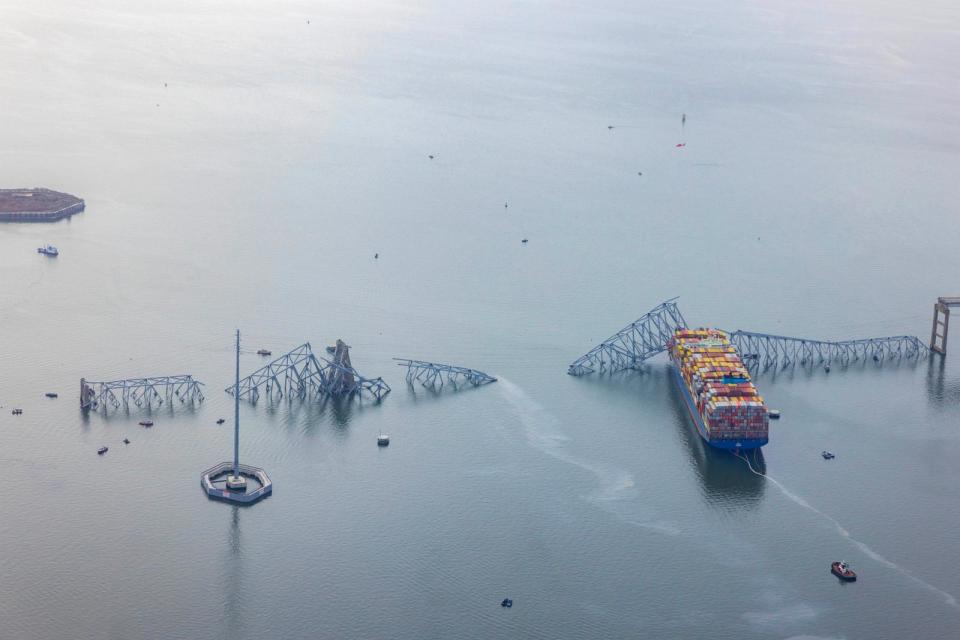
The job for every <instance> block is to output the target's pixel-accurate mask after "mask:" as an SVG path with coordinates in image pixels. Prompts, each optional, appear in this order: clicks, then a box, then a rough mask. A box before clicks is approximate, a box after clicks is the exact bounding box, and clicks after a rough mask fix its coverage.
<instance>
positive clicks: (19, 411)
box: [10, 409, 23, 416]
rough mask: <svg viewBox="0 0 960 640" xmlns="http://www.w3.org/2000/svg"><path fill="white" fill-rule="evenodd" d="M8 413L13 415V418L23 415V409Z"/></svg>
mask: <svg viewBox="0 0 960 640" xmlns="http://www.w3.org/2000/svg"><path fill="white" fill-rule="evenodd" d="M10 413H12V414H13V415H15V416H18V415H20V414H21V413H23V409H14V410H13V411H11V412H10Z"/></svg>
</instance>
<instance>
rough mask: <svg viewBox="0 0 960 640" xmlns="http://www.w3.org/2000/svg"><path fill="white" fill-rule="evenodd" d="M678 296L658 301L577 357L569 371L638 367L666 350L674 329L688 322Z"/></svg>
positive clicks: (582, 373) (591, 371)
mask: <svg viewBox="0 0 960 640" xmlns="http://www.w3.org/2000/svg"><path fill="white" fill-rule="evenodd" d="M675 300H676V298H671V299H670V300H667V301H666V302H663V303H661V304H659V305H658V306H656V307H654V308H653V309H651V310H650V311H648V312H647V313H645V314H644V315H642V316H641V317H640V318H638V319H637V320H635V321H634V322H632V323H630V324H629V325H627V326H626V327H624V328H623V329H621V330H620V331H618V332H617V333H615V334H613V335H612V336H610V337H609V338H607V339H606V340H604V341H603V342H601V343H600V344H599V345H597V346H596V347H594V348H593V349H591V350H590V351H588V352H587V353H585V354H584V355H582V356H580V357H579V358H577V359H576V360H575V361H574V362H573V364H571V365H570V367H569V368H568V369H567V373H569V374H570V375H572V376H582V375H584V374H587V373H593V372H595V371H598V372H601V373H603V372H608V373H615V372H617V371H623V370H624V369H636V368H638V367H639V366H640V364H641V363H643V361H644V360H646V359H648V358H651V357H653V356H655V355H657V354H658V353H661V352H663V351H665V350H666V348H667V341H668V340H669V339H670V338H671V336H673V332H674V331H675V330H676V329H679V328H682V327H686V326H687V321H686V320H684V319H683V315H682V314H681V313H680V309H679V308H678V307H677V303H676V302H675Z"/></svg>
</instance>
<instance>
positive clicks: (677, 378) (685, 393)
mask: <svg viewBox="0 0 960 640" xmlns="http://www.w3.org/2000/svg"><path fill="white" fill-rule="evenodd" d="M670 373H671V374H672V375H673V381H674V382H676V383H677V389H679V390H680V396H681V397H682V398H683V403H684V404H685V405H686V406H687V413H689V414H690V419H691V420H693V424H694V425H696V427H697V433H699V434H700V437H701V438H703V440H704V442H706V443H707V444H709V445H710V446H711V447H714V448H716V449H729V450H733V451H746V450H748V449H759V448H760V447H762V446H763V445H765V444H767V442H768V439H767V438H755V439H751V440H711V439H710V435H709V434H708V433H707V426H706V425H705V424H704V423H703V417H702V416H701V415H700V412H699V411H697V403H696V402H694V401H693V396H691V395H690V390H689V389H687V383H685V382H684V381H683V376H682V375H680V369H679V368H678V367H677V365H675V364H673V363H672V362H671V363H670Z"/></svg>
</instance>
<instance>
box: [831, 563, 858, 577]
mask: <svg viewBox="0 0 960 640" xmlns="http://www.w3.org/2000/svg"><path fill="white" fill-rule="evenodd" d="M830 573H832V574H833V575H835V576H837V577H838V578H840V579H841V580H843V581H844V582H856V581H857V574H856V573H855V572H854V570H853V569H851V568H850V565H848V564H847V563H846V562H844V561H843V560H839V561H837V562H833V563H831V564H830Z"/></svg>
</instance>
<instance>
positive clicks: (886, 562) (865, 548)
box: [734, 454, 960, 608]
mask: <svg viewBox="0 0 960 640" xmlns="http://www.w3.org/2000/svg"><path fill="white" fill-rule="evenodd" d="M734 455H737V454H734ZM737 457H738V458H740V459H741V460H743V461H744V462H746V463H747V466H748V467H749V468H750V471H751V472H752V473H754V474H756V475H758V476H760V477H762V478H766V479H767V481H768V482H771V483H772V484H773V485H774V486H775V487H777V489H779V490H780V493H782V494H783V495H784V496H786V497H787V498H789V499H790V500H791V501H793V502H795V503H796V504H798V505H800V506H801V507H803V508H804V509H807V510H809V511H812V512H813V513H815V514H817V515H818V516H820V517H821V518H823V519H824V520H826V521H827V522H829V523H830V524H832V525H833V526H834V528H835V529H836V530H837V532H838V533H839V534H840V535H841V536H843V537H844V538H846V539H847V540H849V541H850V542H852V543H853V544H854V545H855V546H856V547H857V548H858V549H860V551H862V552H863V553H864V554H865V555H866V556H868V557H869V558H870V559H872V560H875V561H877V562H879V563H880V564H882V565H883V566H885V567H887V568H888V569H893V570H894V571H896V572H898V573H899V574H900V575H902V576H904V577H905V578H907V579H909V580H911V581H912V582H914V583H915V584H917V585H919V586H921V587H923V588H924V589H926V590H927V591H932V592H933V593H935V594H937V595H938V596H940V597H941V598H942V599H943V601H944V602H945V603H947V604H948V605H950V606H951V607H955V608H960V605H958V603H957V599H956V598H954V597H953V596H952V595H951V594H949V593H947V592H946V591H944V590H942V589H938V588H937V587H935V586H933V585H932V584H930V583H929V582H927V581H925V580H923V579H921V578H918V577H917V576H915V575H914V574H913V573H911V572H910V571H909V570H907V569H905V568H903V567H901V566H900V565H899V564H897V563H896V562H894V561H893V560H890V559H888V558H885V557H884V556H882V555H880V554H879V553H877V552H876V551H874V550H873V549H871V548H870V546H869V545H867V544H866V543H865V542H861V541H860V540H857V539H856V538H854V537H853V536H852V535H850V532H849V531H847V529H846V528H845V527H844V526H843V525H842V524H840V523H839V522H838V521H837V520H836V518H834V517H833V516H831V515H829V514H826V513H824V512H823V511H820V509H817V508H816V507H814V506H813V505H812V504H810V503H809V502H807V501H806V500H804V499H803V498H801V497H800V496H798V495H797V494H795V493H793V492H792V491H790V490H789V489H787V488H786V487H785V486H783V483H781V482H780V481H779V480H777V479H776V478H774V477H773V476H771V475H769V474H766V473H760V472H759V471H757V470H756V469H754V468H753V465H751V464H750V460H749V459H747V458H745V457H743V456H740V455H737Z"/></svg>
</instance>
